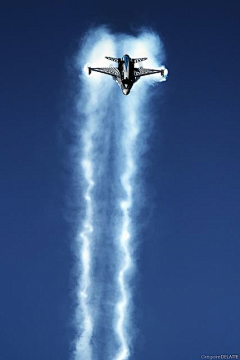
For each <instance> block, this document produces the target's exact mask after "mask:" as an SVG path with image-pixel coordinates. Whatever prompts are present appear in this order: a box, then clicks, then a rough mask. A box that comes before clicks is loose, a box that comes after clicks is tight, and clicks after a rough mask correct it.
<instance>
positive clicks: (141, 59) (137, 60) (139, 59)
mask: <svg viewBox="0 0 240 360" xmlns="http://www.w3.org/2000/svg"><path fill="white" fill-rule="evenodd" d="M132 60H133V62H134V64H136V63H138V62H142V61H144V60H147V58H137V59H132Z"/></svg>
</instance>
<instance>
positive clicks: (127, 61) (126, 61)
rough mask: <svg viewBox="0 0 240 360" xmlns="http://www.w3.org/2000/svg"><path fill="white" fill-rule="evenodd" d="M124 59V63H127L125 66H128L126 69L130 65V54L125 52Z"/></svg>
mask: <svg viewBox="0 0 240 360" xmlns="http://www.w3.org/2000/svg"><path fill="white" fill-rule="evenodd" d="M123 61H124V64H125V67H126V70H127V69H128V65H129V61H130V56H129V55H127V54H125V55H123Z"/></svg>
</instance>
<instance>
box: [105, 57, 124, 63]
mask: <svg viewBox="0 0 240 360" xmlns="http://www.w3.org/2000/svg"><path fill="white" fill-rule="evenodd" d="M105 58H106V59H108V60H110V61H114V62H117V63H118V62H119V61H120V60H121V59H118V58H113V57H110V56H105Z"/></svg>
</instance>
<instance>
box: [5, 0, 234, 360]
mask: <svg viewBox="0 0 240 360" xmlns="http://www.w3.org/2000/svg"><path fill="white" fill-rule="evenodd" d="M239 10H240V5H238V4H237V2H233V1H232V2H230V3H228V4H227V3H226V2H223V1H218V2H216V1H206V2H205V1H195V2H179V1H171V0H169V1H158V2H157V1H156V2H154V1H152V2H149V1H148V2H145V1H142V0H139V1H137V2H135V3H131V2H126V1H125V2H123V3H121V2H116V1H103V2H99V3H97V4H93V3H91V2H83V1H82V2H80V1H68V2H59V1H51V3H47V2H45V3H44V2H40V1H37V2H36V1H33V2H26V1H25V2H24V1H23V2H21V3H20V2H16V3H15V4H14V2H12V3H11V5H2V6H1V12H0V27H1V31H0V37H1V58H0V74H1V75H0V78H1V108H0V115H1V118H0V122H1V132H0V137H1V152H0V163H1V188H0V192H1V251H0V280H1V296H0V323H1V326H0V358H1V359H2V360H16V359H17V360H32V359H35V360H42V359H44V360H52V359H58V360H66V359H68V358H69V347H70V343H71V341H72V339H73V333H72V329H71V317H72V314H73V308H72V299H71V286H72V284H71V269H72V265H73V257H72V254H71V249H70V247H71V228H72V225H71V222H69V221H68V220H67V219H66V218H67V216H66V214H67V204H66V203H67V200H66V198H67V196H68V195H69V194H70V192H69V193H68V187H69V182H70V174H69V173H68V171H67V169H68V167H67V165H66V158H67V151H68V146H67V145H68V143H69V142H71V139H70V138H69V136H68V135H69V134H67V129H66V128H64V126H63V124H66V121H63V118H64V119H65V120H66V113H70V112H71V103H72V101H71V98H72V95H73V93H74V91H73V89H74V86H73V85H72V84H71V82H72V81H74V79H73V73H69V71H68V70H67V68H68V66H69V63H70V59H71V57H72V55H73V54H74V53H75V52H76V50H77V48H78V42H79V39H80V37H81V35H82V34H83V33H84V32H85V31H86V30H87V29H88V28H89V26H91V25H98V24H109V25H110V26H111V27H112V29H113V31H119V32H126V33H134V32H135V31H136V29H137V28H138V27H139V26H142V25H145V26H151V27H152V28H153V29H154V30H155V31H156V32H158V33H159V34H160V35H162V39H163V41H164V43H165V48H166V55H167V61H166V66H167V67H168V68H169V79H168V81H167V82H166V83H164V84H162V85H159V86H161V87H164V91H161V93H163V96H162V97H161V101H160V103H159V101H158V97H157V96H156V95H155V96H154V103H153V110H154V113H155V129H154V132H153V134H152V136H151V138H150V139H149V142H150V146H149V150H148V152H147V153H146V155H145V158H146V159H148V165H147V171H146V172H145V178H144V181H145V186H146V192H147V194H148V196H149V202H148V204H147V205H146V207H145V208H144V209H143V210H142V211H143V213H142V215H143V216H144V217H145V218H146V225H145V226H144V227H143V228H142V229H141V234H140V236H141V238H142V239H145V240H144V242H143V243H142V247H141V252H140V255H139V265H138V266H139V274H140V281H139V283H138V290H137V294H136V299H135V307H136V321H137V323H138V327H139V335H138V337H137V342H136V345H135V354H134V357H133V358H134V359H138V360H146V359H149V360H161V359H164V360H176V359H177V360H188V359H189V360H193V359H200V355H201V354H222V353H230V354H231V353H239V354H240V340H239V338H240V332H239V320H240V318H239V317H240V316H239V315H240V309H239V303H240V288H239V280H240V276H239V253H240V242H239V237H240V236H239V235H240V220H239V219H240V186H239V184H240V168H239V163H240V143H239V138H240V116H239V110H240V106H239V87H240V85H239V84H240V76H239V55H240V48H239V45H238V43H239V35H240V31H239ZM129 53H131V51H130V50H129ZM106 55H111V54H106ZM146 55H147V54H146ZM150 200H151V201H150Z"/></svg>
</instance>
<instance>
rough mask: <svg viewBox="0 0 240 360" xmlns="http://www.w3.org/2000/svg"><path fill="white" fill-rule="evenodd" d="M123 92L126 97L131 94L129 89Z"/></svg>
mask: <svg viewBox="0 0 240 360" xmlns="http://www.w3.org/2000/svg"><path fill="white" fill-rule="evenodd" d="M122 92H123V94H124V95H128V94H129V93H130V90H129V89H123V91H122Z"/></svg>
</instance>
